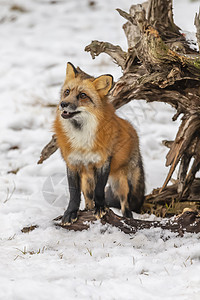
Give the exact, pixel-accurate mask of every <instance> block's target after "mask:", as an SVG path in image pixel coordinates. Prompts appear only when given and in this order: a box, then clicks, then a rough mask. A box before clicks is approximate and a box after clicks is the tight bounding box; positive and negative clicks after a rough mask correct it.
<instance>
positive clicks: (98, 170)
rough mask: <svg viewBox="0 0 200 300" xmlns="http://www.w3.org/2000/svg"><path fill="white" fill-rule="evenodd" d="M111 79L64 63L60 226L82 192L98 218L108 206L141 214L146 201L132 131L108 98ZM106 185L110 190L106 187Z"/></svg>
mask: <svg viewBox="0 0 200 300" xmlns="http://www.w3.org/2000/svg"><path fill="white" fill-rule="evenodd" d="M112 85H113V77H112V76H111V75H102V76H99V77H97V78H94V77H92V76H89V75H88V74H86V73H84V72H83V71H81V70H80V69H79V68H77V69H76V68H75V67H74V66H73V65H72V64H71V63H68V64H67V70H66V78H65V81H64V84H63V87H62V89H61V99H60V103H59V104H58V107H57V113H56V119H55V122H54V131H55V133H56V137H57V144H58V147H59V148H60V150H61V154H62V156H63V158H64V160H65V162H66V165H67V173H68V183H69V192H70V201H69V205H68V208H67V210H66V211H65V214H64V216H63V219H62V223H63V224H69V223H72V222H75V221H76V219H77V212H78V209H79V205H80V195H81V192H82V193H83V195H84V198H85V205H86V208H87V209H92V208H94V207H95V210H96V215H97V217H99V218H101V217H102V216H103V215H104V214H105V207H106V206H114V207H120V208H121V211H122V214H123V216H125V217H129V218H130V217H132V213H131V211H136V212H139V211H140V208H141V206H142V204H143V201H144V188H145V185H144V171H143V164H142V158H141V154H140V149H139V140H138V136H137V133H136V131H135V129H134V128H133V127H132V125H131V124H130V123H129V122H127V121H126V120H123V119H121V118H120V117H118V116H117V115H116V114H115V109H114V107H113V105H112V104H111V103H109V102H108V100H107V95H108V93H109V91H110V89H111V87H112ZM108 182H109V185H108V187H106V184H107V183H108Z"/></svg>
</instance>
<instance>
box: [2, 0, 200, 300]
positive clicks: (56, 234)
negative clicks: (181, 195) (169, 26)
mask: <svg viewBox="0 0 200 300" xmlns="http://www.w3.org/2000/svg"><path fill="white" fill-rule="evenodd" d="M89 2H90V1H89V0H66V1H64V0H57V1H49V0H29V1H22V0H21V1H20V0H1V1H0V41H1V47H0V57H1V60H0V95H1V99H0V109H1V118H0V160H1V169H0V228H1V229H0V299H6V300H7V299H9V300H10V299H15V300H16V299H17V300H18V299H19V300H21V299H42V300H43V299H48V300H49V299H95V300H96V299H139V300H143V299H145V300H146V299H148V300H151V299H152V300H156V299H158V300H160V299H167V300H170V299H175V300H177V299H181V300H186V299H187V300H198V299H200V276H199V274H200V254H199V253H200V244H199V237H200V235H195V234H185V236H184V237H182V238H181V237H178V236H177V235H176V234H172V233H170V232H163V231H162V230H159V229H151V230H143V231H140V232H138V233H136V234H133V235H125V234H124V233H122V232H120V231H119V230H117V229H116V228H111V227H109V226H106V227H103V226H101V225H100V224H99V222H96V224H94V225H93V226H91V229H90V230H88V231H83V232H72V231H71V232H68V231H66V230H64V229H60V228H55V226H54V225H53V222H52V219H53V218H55V217H56V216H58V215H60V214H62V213H63V212H64V209H65V207H66V205H67V201H68V192H67V189H66V185H67V184H66V175H65V164H64V162H63V160H62V159H61V156H60V154H59V152H58V151H57V152H56V153H55V154H54V155H53V156H52V157H51V158H50V159H48V160H47V161H46V162H44V163H43V164H42V165H37V160H38V159H39V156H40V151H41V149H42V148H43V146H44V145H45V144H46V143H47V142H48V141H49V140H50V138H51V135H52V122H53V119H54V115H55V108H54V107H52V104H56V103H57V102H58V99H59V91H60V87H61V84H62V81H63V80H64V76H65V68H66V63H67V61H70V62H72V63H73V64H74V65H76V66H77V65H78V66H80V67H81V68H82V69H83V70H85V71H86V72H87V73H90V74H93V75H100V74H103V73H111V74H112V75H113V76H114V78H115V80H117V78H119V76H120V75H121V73H120V69H119V68H118V67H117V66H116V65H114V64H113V63H112V61H111V59H110V58H109V57H107V56H106V55H101V56H99V57H97V58H96V59H95V60H92V59H91V57H90V55H89V54H88V53H86V52H84V47H85V46H86V45H88V44H89V43H90V42H91V40H94V39H97V40H104V41H109V42H111V43H113V44H119V45H120V46H122V47H123V48H124V49H126V48H127V45H126V39H125V35H124V33H123V30H122V29H121V26H122V24H123V23H124V20H123V19H122V18H121V17H120V16H119V15H118V13H117V12H116V11H115V8H118V7H119V8H122V9H124V10H126V11H128V9H129V7H130V5H131V4H136V3H139V2H140V3H141V2H142V1H137V0H126V1H123V0H109V1H106V0H101V1H100V0H95V5H94V6H89ZM13 5H18V6H21V7H22V8H24V9H25V11H26V12H20V11H17V10H11V9H10V8H11V7H12V6H13ZM174 7H175V10H174V15H175V21H176V23H177V24H178V25H179V26H180V27H181V28H182V30H183V32H192V35H193V36H194V31H195V28H194V26H193V20H194V15H195V12H197V11H198V7H199V2H198V1H195V2H191V1H189V0H175V5H174ZM119 113H120V115H121V116H122V117H126V118H128V120H129V121H131V122H132V123H133V124H134V126H135V127H136V129H137V131H138V133H139V136H140V144H141V151H142V154H143V158H144V165H145V173H146V184H147V192H150V191H151V190H152V188H156V187H157V186H160V185H161V184H162V183H163V180H164V179H165V177H166V174H167V171H168V170H167V168H166V167H165V166H164V163H165V155H166V153H167V149H165V147H164V146H162V144H161V141H162V140H163V139H173V137H174V135H175V133H176V130H177V127H178V124H179V121H177V122H174V123H172V122H171V118H172V116H173V113H174V112H173V110H172V109H171V108H170V107H169V106H167V105H164V104H158V103H153V104H146V103H145V102H144V101H135V102H133V103H130V104H128V105H126V106H124V107H123V108H122V109H120V110H119ZM13 172H14V173H16V174H14V173H13ZM81 207H82V208H83V203H82V204H81ZM117 213H119V212H118V211H117ZM134 216H135V217H138V218H146V219H149V220H152V219H156V218H155V216H148V215H145V216H140V215H136V214H134ZM31 224H32V225H34V224H38V225H39V228H37V229H35V230H34V231H32V232H30V233H26V234H25V233H22V232H21V229H22V228H23V227H24V226H29V225H31Z"/></svg>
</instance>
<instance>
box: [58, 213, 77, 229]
mask: <svg viewBox="0 0 200 300" xmlns="http://www.w3.org/2000/svg"><path fill="white" fill-rule="evenodd" d="M77 218H78V217H77V211H72V212H68V211H65V213H64V216H63V217H62V222H61V225H62V226H66V225H70V224H72V223H74V222H76V221H77Z"/></svg>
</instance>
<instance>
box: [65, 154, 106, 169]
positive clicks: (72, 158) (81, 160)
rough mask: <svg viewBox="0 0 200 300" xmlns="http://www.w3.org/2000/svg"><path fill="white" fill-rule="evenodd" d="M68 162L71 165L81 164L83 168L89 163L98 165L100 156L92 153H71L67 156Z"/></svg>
mask: <svg viewBox="0 0 200 300" xmlns="http://www.w3.org/2000/svg"><path fill="white" fill-rule="evenodd" d="M68 160H69V162H70V164H71V165H80V164H83V165H84V166H87V165H88V164H90V163H91V164H95V163H99V162H100V161H101V156H100V155H99V154H98V153H94V152H86V153H81V152H79V151H73V152H71V153H70V155H69V156H68Z"/></svg>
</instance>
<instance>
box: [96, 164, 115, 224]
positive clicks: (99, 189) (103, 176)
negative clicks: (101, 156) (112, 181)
mask: <svg viewBox="0 0 200 300" xmlns="http://www.w3.org/2000/svg"><path fill="white" fill-rule="evenodd" d="M110 162H111V159H109V160H108V161H107V162H106V163H105V164H104V166H103V167H102V168H101V169H97V172H96V187H95V191H94V202H95V215H96V217H97V218H98V219H101V218H102V217H103V216H104V215H105V214H106V207H105V186H106V183H107V181H108V176H109V173H110Z"/></svg>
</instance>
